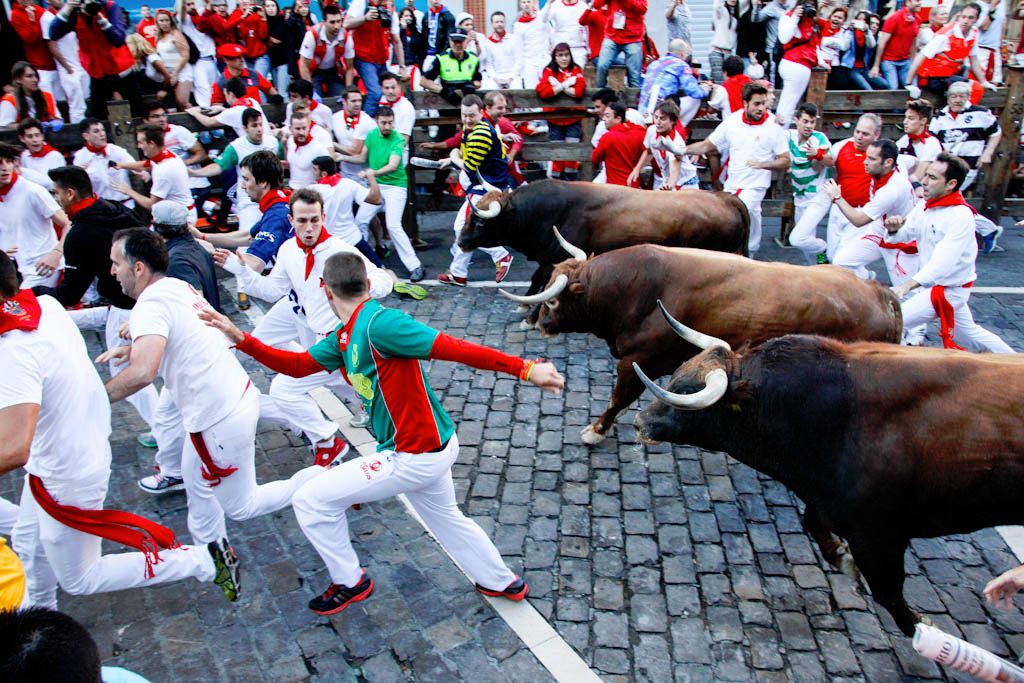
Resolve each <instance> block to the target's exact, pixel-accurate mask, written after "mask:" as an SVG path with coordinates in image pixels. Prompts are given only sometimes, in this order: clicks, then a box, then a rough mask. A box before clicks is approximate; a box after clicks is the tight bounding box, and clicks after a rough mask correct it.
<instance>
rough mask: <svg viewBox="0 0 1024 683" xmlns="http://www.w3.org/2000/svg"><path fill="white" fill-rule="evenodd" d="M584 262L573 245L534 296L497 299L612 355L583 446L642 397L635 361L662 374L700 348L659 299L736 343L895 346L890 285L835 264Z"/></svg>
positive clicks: (634, 250)
mask: <svg viewBox="0 0 1024 683" xmlns="http://www.w3.org/2000/svg"><path fill="white" fill-rule="evenodd" d="M567 248H570V249H571V245H569V246H568V247H567ZM583 260H584V257H583V254H582V253H581V252H579V251H578V250H577V252H576V254H575V257H574V259H572V260H569V261H565V262H564V263H560V264H558V265H557V266H556V267H555V271H554V275H553V276H552V278H551V282H550V285H549V287H547V288H546V289H545V291H544V292H542V293H540V294H537V295H534V296H532V297H514V296H510V295H508V293H505V295H506V296H509V298H512V299H513V300H515V301H520V302H521V303H538V302H540V301H544V302H545V304H544V306H543V307H542V309H541V313H540V319H539V321H538V322H537V328H538V329H539V330H540V331H541V333H542V334H544V335H545V336H553V335H556V334H560V333H564V332H587V333H590V334H593V335H596V336H598V337H600V338H601V339H604V340H605V341H606V342H607V343H608V347H609V348H610V349H611V352H612V355H613V356H614V357H615V358H618V359H619V363H618V367H617V369H618V378H617V379H616V382H615V388H614V389H613V391H612V397H611V402H610V403H609V405H608V409H607V410H606V411H605V412H604V414H602V415H601V417H599V418H598V419H597V421H595V422H594V423H593V424H591V425H588V426H587V427H585V428H584V429H583V432H582V434H581V437H582V439H583V441H584V442H585V443H589V444H595V443H598V442H600V441H601V440H602V439H603V438H604V437H605V434H606V433H607V432H608V430H609V429H610V428H611V427H612V424H613V423H614V421H615V419H616V418H617V417H618V416H619V415H621V414H622V413H623V412H625V411H626V409H627V408H628V407H629V406H630V404H632V403H633V402H634V401H635V400H636V399H637V398H639V397H640V394H642V393H643V384H641V382H640V380H639V379H638V378H637V376H636V373H635V372H634V371H633V363H634V362H635V363H638V364H639V365H640V367H641V368H643V370H644V372H646V373H647V374H648V375H650V376H651V377H661V376H662V375H667V374H669V373H671V372H672V371H673V370H674V369H675V368H677V367H678V366H679V364H680V363H681V362H683V361H685V360H686V359H687V358H690V357H692V356H693V355H695V354H696V353H697V352H698V350H699V349H698V348H697V347H696V346H694V345H693V344H688V343H686V342H685V341H683V340H682V339H680V337H679V336H678V335H677V334H675V333H673V331H672V330H671V329H670V327H669V326H668V324H667V323H666V322H665V319H664V318H663V317H662V315H661V312H660V311H659V310H658V302H659V301H661V302H664V306H665V307H666V308H667V309H668V310H669V312H671V314H672V315H674V316H675V317H676V318H678V319H679V320H681V321H682V322H683V323H685V324H686V325H689V326H690V327H693V328H696V329H700V330H705V331H706V332H707V333H708V334H711V335H714V336H715V337H721V338H722V339H725V340H726V341H727V342H729V343H730V344H732V345H734V346H737V347H738V346H741V345H743V344H745V343H748V342H749V343H752V344H758V343H761V342H763V341H766V340H768V339H772V338H773V337H779V336H782V335H784V334H790V333H807V334H820V335H823V336H827V337H832V338H835V339H842V340H848V341H857V340H868V341H887V342H898V341H899V340H900V335H901V333H902V329H903V317H902V314H901V312H900V304H899V301H898V300H897V299H896V297H895V296H893V294H892V293H891V292H890V291H889V288H888V287H885V286H884V285H882V284H880V283H878V282H873V281H865V280H861V279H860V278H859V277H857V276H856V275H854V274H853V273H851V272H850V271H848V270H845V269H843V268H838V267H836V266H813V267H808V266H792V265H788V264H785V263H765V262H761V261H752V260H750V259H747V258H743V257H742V256H736V255H733V254H722V253H717V252H710V251H704V250H701V249H673V248H669V247H660V246H655V245H650V244H647V245H639V246H635V247H627V248H625V249H618V250H616V251H612V252H608V253H606V254H601V255H599V256H595V257H593V258H591V259H590V260H588V261H585V262H581V261H583Z"/></svg>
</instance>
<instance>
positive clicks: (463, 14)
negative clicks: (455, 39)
mask: <svg viewBox="0 0 1024 683" xmlns="http://www.w3.org/2000/svg"><path fill="white" fill-rule="evenodd" d="M472 18H473V15H472V14H470V13H469V12H459V13H458V14H457V15H455V25H456V26H458V25H459V24H461V23H462V22H464V21H465V20H466V19H472ZM473 23H474V24H475V23H476V21H475V20H474V21H473ZM459 33H461V31H459Z"/></svg>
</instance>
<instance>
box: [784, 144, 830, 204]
mask: <svg viewBox="0 0 1024 683" xmlns="http://www.w3.org/2000/svg"><path fill="white" fill-rule="evenodd" d="M799 139H800V134H799V133H798V132H797V130H796V129H795V128H794V129H793V130H791V131H789V159H790V167H789V173H790V179H791V180H792V182H793V196H794V197H803V196H805V195H812V194H816V193H817V192H818V191H819V190H821V186H822V183H823V181H824V180H825V173H826V172H827V171H828V169H827V168H824V167H823V168H821V169H820V170H817V171H816V170H814V166H813V162H812V161H811V158H810V157H809V156H807V152H805V151H804V149H803V145H801V144H799V143H798V141H799ZM807 141H808V142H810V143H811V147H812V148H813V149H823V150H825V153H826V154H827V153H828V150H829V149H830V148H831V146H832V145H831V144H830V143H829V141H828V138H827V137H825V134H824V133H822V132H820V131H813V132H812V133H811V137H810V138H808V140H807Z"/></svg>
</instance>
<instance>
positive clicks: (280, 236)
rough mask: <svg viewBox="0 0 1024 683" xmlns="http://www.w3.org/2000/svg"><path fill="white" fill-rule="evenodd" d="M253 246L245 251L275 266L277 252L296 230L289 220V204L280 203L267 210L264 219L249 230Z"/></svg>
mask: <svg viewBox="0 0 1024 683" xmlns="http://www.w3.org/2000/svg"><path fill="white" fill-rule="evenodd" d="M249 235H250V236H251V237H252V244H250V245H249V247H248V248H247V249H246V250H245V251H246V253H247V254H252V255H253V256H255V257H256V258H258V259H260V260H261V261H263V262H264V263H266V264H267V268H269V267H271V266H272V265H274V260H275V259H276V258H277V250H278V249H280V248H281V245H282V244H284V243H285V242H287V241H288V240H289V239H291V238H292V237H295V230H294V229H293V228H292V224H291V221H289V220H288V202H278V203H277V204H274V205H272V206H271V207H270V208H268V209H267V211H266V213H264V214H263V217H262V218H260V220H259V221H258V222H257V223H256V225H254V226H252V229H251V230H249Z"/></svg>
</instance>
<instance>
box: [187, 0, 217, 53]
mask: <svg viewBox="0 0 1024 683" xmlns="http://www.w3.org/2000/svg"><path fill="white" fill-rule="evenodd" d="M196 11H197V12H198V13H199V14H200V16H201V15H203V14H204V13H205V12H204V11H203V8H202V7H197V8H196ZM211 11H212V10H211ZM181 30H182V31H183V32H184V33H185V35H186V36H188V37H189V38H191V39H192V42H193V43H195V44H196V47H197V48H198V49H199V56H200V57H213V56H214V55H215V54H216V52H217V43H216V42H214V40H213V36H211V35H210V34H208V33H203V32H202V31H200V30H199V29H197V28H196V25H195V24H194V23H193V22H192V15H191V14H186V15H185V20H184V21H182V22H181Z"/></svg>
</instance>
